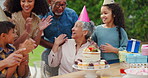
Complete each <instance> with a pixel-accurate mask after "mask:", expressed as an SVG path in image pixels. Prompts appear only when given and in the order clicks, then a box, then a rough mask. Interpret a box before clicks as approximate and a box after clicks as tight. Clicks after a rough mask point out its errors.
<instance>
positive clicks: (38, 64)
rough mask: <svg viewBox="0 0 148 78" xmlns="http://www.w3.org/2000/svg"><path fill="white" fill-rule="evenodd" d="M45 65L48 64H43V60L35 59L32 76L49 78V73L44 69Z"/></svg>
mask: <svg viewBox="0 0 148 78" xmlns="http://www.w3.org/2000/svg"><path fill="white" fill-rule="evenodd" d="M47 67H48V65H47V64H45V62H44V61H35V62H34V68H35V74H34V76H33V78H49V77H50V73H49V72H48V71H46V68H47Z"/></svg>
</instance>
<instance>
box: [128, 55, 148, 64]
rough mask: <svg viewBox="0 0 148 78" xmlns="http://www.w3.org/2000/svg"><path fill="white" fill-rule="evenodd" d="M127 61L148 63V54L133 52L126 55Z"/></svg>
mask: <svg viewBox="0 0 148 78" xmlns="http://www.w3.org/2000/svg"><path fill="white" fill-rule="evenodd" d="M126 62H127V63H148V56H143V55H141V54H138V53H132V54H127V55H126Z"/></svg>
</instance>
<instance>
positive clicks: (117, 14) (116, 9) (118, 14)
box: [103, 3, 125, 39]
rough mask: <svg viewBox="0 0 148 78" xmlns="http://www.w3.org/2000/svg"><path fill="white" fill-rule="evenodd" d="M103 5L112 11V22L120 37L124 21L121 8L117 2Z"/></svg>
mask: <svg viewBox="0 0 148 78" xmlns="http://www.w3.org/2000/svg"><path fill="white" fill-rule="evenodd" d="M103 6H107V7H108V8H109V9H110V10H111V11H112V16H113V18H114V24H115V25H116V26H117V31H118V32H119V39H121V31H120V29H121V27H122V28H125V22H124V14H123V11H122V8H121V7H120V6H119V4H117V3H113V4H106V5H103Z"/></svg>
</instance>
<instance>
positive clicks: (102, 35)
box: [92, 25, 128, 60]
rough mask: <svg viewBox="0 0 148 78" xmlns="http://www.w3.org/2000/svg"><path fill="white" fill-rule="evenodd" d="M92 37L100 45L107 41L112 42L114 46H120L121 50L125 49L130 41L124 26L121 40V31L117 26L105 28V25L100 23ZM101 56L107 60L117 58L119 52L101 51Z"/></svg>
mask: <svg viewBox="0 0 148 78" xmlns="http://www.w3.org/2000/svg"><path fill="white" fill-rule="evenodd" d="M92 39H93V40H94V41H95V42H96V43H97V44H98V46H99V47H100V45H101V44H103V45H105V43H109V44H111V45H112V46H113V47H115V48H118V49H119V50H120V51H122V50H125V49H126V46H127V42H128V36H127V34H126V32H125V30H124V29H123V28H121V40H119V33H118V31H117V28H116V27H113V28H104V27H103V25H100V26H98V27H97V28H96V30H95V31H94V33H93V35H92ZM101 56H102V57H103V58H104V59H105V60H116V59H119V58H118V54H116V53H101Z"/></svg>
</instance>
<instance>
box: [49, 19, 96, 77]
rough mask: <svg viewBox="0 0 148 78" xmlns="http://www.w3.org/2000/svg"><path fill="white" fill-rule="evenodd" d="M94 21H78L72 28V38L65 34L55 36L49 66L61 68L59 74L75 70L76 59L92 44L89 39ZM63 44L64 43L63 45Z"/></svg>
mask: <svg viewBox="0 0 148 78" xmlns="http://www.w3.org/2000/svg"><path fill="white" fill-rule="evenodd" d="M93 29H94V24H93V23H92V22H83V21H77V22H76V23H75V25H74V27H73V28H72V39H67V38H66V35H65V34H61V35H59V36H58V37H57V38H55V42H54V45H53V48H52V50H51V52H50V54H49V58H48V61H49V66H51V67H56V66H58V65H59V66H60V68H59V73H58V74H59V75H62V74H66V73H70V72H74V71H76V70H74V69H73V68H72V65H73V64H74V61H75V60H77V59H78V58H80V57H81V56H82V52H83V50H84V48H87V47H88V46H90V45H92V43H93V42H92V41H90V40H89V38H90V36H91V34H92V33H93ZM61 44H62V45H61Z"/></svg>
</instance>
